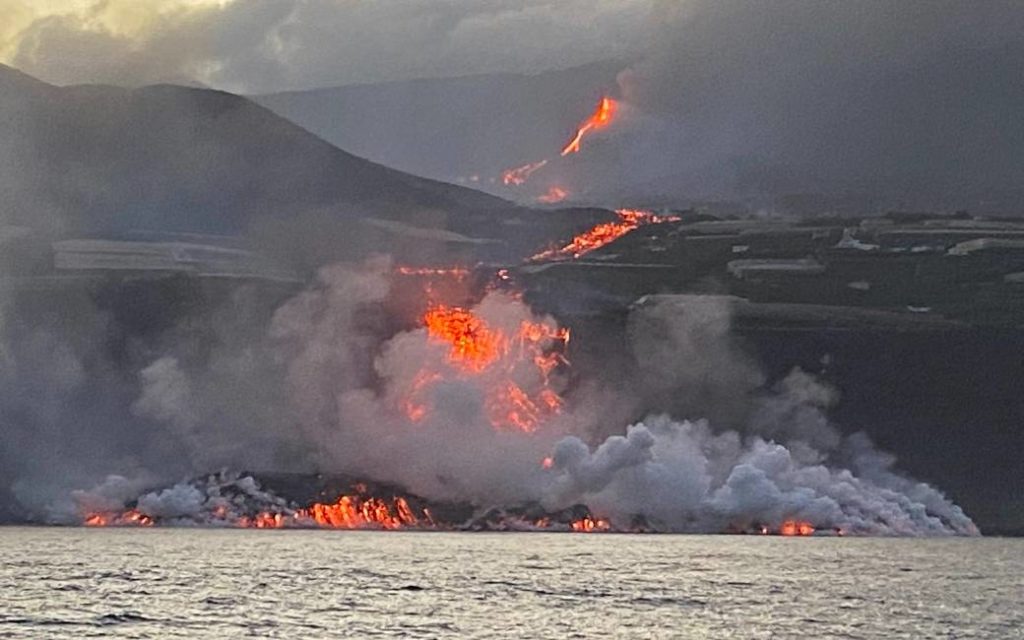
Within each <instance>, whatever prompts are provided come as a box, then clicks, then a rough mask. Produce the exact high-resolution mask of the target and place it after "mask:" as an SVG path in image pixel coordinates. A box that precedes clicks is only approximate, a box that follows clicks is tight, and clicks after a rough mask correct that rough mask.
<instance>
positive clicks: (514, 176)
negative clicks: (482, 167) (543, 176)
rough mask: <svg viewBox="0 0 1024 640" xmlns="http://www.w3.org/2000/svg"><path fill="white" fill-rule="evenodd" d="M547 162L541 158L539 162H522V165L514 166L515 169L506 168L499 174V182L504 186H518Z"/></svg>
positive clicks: (524, 182)
mask: <svg viewBox="0 0 1024 640" xmlns="http://www.w3.org/2000/svg"><path fill="white" fill-rule="evenodd" d="M547 163H548V161H547V160H541V161H540V162H531V163H530V164H524V165H523V166H521V167H516V168H515V169H508V170H507V171H505V172H504V173H502V174H501V182H502V184H504V185H505V186H506V187H518V186H520V185H523V184H526V181H527V180H529V179H530V176H531V175H533V174H534V173H536V172H537V171H539V170H541V169H542V168H544V166H545V165H546V164H547Z"/></svg>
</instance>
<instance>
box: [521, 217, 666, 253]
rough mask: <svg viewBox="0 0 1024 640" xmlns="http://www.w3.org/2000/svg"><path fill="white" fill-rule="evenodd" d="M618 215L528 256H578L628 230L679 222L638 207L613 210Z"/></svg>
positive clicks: (608, 242)
mask: <svg viewBox="0 0 1024 640" xmlns="http://www.w3.org/2000/svg"><path fill="white" fill-rule="evenodd" d="M615 215H617V216H618V217H619V219H618V221H616V222H603V223H601V224H599V225H597V226H596V227H594V228H592V229H590V230H589V231H586V232H584V233H581V234H580V235H578V236H576V237H575V238H573V239H572V242H570V243H569V244H567V245H565V246H562V247H558V248H554V249H548V250H547V251H542V252H540V253H538V254H536V255H534V256H533V257H531V258H530V261H531V262H539V261H541V260H565V259H569V258H579V257H581V256H583V255H586V254H588V253H590V252H591V251H594V250H596V249H600V248H601V247H603V246H605V245H607V244H610V243H612V242H614V241H615V240H618V239H619V238H621V237H622V236H624V235H626V234H627V233H629V232H630V231H633V230H635V229H639V228H640V227H643V226H646V225H650V224H661V223H663V222H679V220H680V218H679V216H659V215H656V214H654V213H651V212H650V211H641V210H639V209H619V210H618V211H616V212H615Z"/></svg>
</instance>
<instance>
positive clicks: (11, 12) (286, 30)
mask: <svg viewBox="0 0 1024 640" xmlns="http://www.w3.org/2000/svg"><path fill="white" fill-rule="evenodd" d="M657 4H659V2H658V0H0V15H3V16H5V19H4V21H3V23H2V24H0V62H4V63H6V64H9V65H12V66H15V67H17V68H19V69H21V70H23V71H25V72H27V73H29V74H31V75H34V76H36V77H39V78H41V79H43V80H46V81H48V82H52V83H54V84H61V85H63V84H77V83H87V82H100V83H109V84H119V85H140V84H148V83H154V82H167V81H171V82H186V81H192V82H197V83H200V84H203V85H206V86H211V87H215V88H219V89H226V90H229V91H235V92H242V93H262V92H273V91H281V90H292V89H306V88H313V87H323V86H336V85H343V84H353V83H362V82H380V81H388V80H401V79H408V78H418V77H439V76H454V75H466V74H472V73H489V72H495V71H515V72H535V71H542V70H546V69H553V68H565V67H571V66H575V65H578V64H585V63H588V62H593V61H597V60H606V59H610V58H622V57H628V56H631V55H635V54H636V53H637V52H638V51H639V50H640V49H641V48H642V43H643V42H644V37H643V34H644V33H645V32H647V31H648V30H649V29H650V26H651V24H652V20H656V11H655V9H656V5H657Z"/></svg>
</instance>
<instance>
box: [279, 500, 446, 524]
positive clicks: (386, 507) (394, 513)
mask: <svg viewBox="0 0 1024 640" xmlns="http://www.w3.org/2000/svg"><path fill="white" fill-rule="evenodd" d="M295 517H296V518H297V519H302V518H308V519H310V520H312V521H313V522H315V523H316V524H317V526H319V527H323V528H325V529H403V528H410V527H411V528H418V527H423V526H428V525H431V524H433V523H432V522H430V520H429V516H428V515H426V514H424V516H423V517H422V518H418V517H416V514H415V513H413V510H412V507H410V506H409V502H408V501H407V500H406V499H405V498H401V497H396V498H392V499H391V500H384V499H382V498H370V497H364V496H341V497H340V498H338V500H337V502H335V503H334V504H322V503H319V502H318V503H316V504H314V505H313V506H311V507H309V508H308V509H300V510H299V511H297V512H296V514H295Z"/></svg>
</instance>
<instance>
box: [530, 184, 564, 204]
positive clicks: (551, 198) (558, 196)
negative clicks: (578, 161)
mask: <svg viewBox="0 0 1024 640" xmlns="http://www.w3.org/2000/svg"><path fill="white" fill-rule="evenodd" d="M568 197H569V192H568V191H566V190H565V189H563V188H562V187H551V188H550V189H548V190H547V192H546V193H544V194H543V195H540V196H537V202H540V203H542V204H555V203H558V202H561V201H562V200H565V199H566V198H568Z"/></svg>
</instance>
